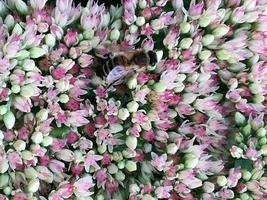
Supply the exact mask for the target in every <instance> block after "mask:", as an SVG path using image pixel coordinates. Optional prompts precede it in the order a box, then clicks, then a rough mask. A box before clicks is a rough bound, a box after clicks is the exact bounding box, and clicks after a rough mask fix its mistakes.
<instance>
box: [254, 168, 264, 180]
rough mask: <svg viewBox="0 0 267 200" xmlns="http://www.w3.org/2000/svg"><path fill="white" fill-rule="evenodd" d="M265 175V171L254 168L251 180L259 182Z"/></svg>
mask: <svg viewBox="0 0 267 200" xmlns="http://www.w3.org/2000/svg"><path fill="white" fill-rule="evenodd" d="M263 173H264V171H263V170H261V169H258V168H254V169H253V170H252V172H251V174H252V177H251V179H252V180H259V179H260V178H261V177H262V175H263Z"/></svg>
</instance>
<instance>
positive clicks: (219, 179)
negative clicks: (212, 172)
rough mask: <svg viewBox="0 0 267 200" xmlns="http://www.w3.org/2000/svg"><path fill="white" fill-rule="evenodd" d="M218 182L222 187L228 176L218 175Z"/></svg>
mask: <svg viewBox="0 0 267 200" xmlns="http://www.w3.org/2000/svg"><path fill="white" fill-rule="evenodd" d="M217 184H218V185H219V186H220V187H223V186H225V185H226V184H227V178H226V177H225V176H218V177H217Z"/></svg>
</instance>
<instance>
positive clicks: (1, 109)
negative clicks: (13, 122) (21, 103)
mask: <svg viewBox="0 0 267 200" xmlns="http://www.w3.org/2000/svg"><path fill="white" fill-rule="evenodd" d="M6 113H7V106H6V105H1V106H0V115H4V114H6Z"/></svg>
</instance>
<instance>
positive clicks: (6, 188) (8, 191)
mask: <svg viewBox="0 0 267 200" xmlns="http://www.w3.org/2000/svg"><path fill="white" fill-rule="evenodd" d="M3 192H4V193H5V195H7V196H9V195H10V194H11V192H12V189H11V187H9V186H7V187H5V188H4V190H3Z"/></svg>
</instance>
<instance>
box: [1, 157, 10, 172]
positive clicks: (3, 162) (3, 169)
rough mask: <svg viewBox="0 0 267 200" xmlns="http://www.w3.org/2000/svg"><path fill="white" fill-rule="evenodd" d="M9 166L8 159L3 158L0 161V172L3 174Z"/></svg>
mask: <svg viewBox="0 0 267 200" xmlns="http://www.w3.org/2000/svg"><path fill="white" fill-rule="evenodd" d="M8 168H9V165H8V161H7V160H3V161H2V162H0V173H1V174H4V173H5V172H6V171H7V170H8Z"/></svg>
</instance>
